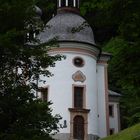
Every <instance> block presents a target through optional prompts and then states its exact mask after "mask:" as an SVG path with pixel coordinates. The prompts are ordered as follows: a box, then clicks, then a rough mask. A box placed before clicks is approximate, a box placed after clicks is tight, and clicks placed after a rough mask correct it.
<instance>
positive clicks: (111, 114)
mask: <svg viewBox="0 0 140 140" xmlns="http://www.w3.org/2000/svg"><path fill="white" fill-rule="evenodd" d="M109 117H114V105H113V104H109Z"/></svg>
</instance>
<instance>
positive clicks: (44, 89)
mask: <svg viewBox="0 0 140 140" xmlns="http://www.w3.org/2000/svg"><path fill="white" fill-rule="evenodd" d="M39 92H40V98H41V100H42V101H44V102H48V95H49V87H41V88H39ZM44 93H45V94H46V95H45V96H46V98H44V97H43V96H44V95H43V94H44Z"/></svg>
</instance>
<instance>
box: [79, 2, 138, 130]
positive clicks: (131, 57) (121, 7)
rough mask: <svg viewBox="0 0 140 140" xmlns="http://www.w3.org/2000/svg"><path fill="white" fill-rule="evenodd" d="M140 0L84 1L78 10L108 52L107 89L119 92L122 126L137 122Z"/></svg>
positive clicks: (98, 41)
mask: <svg viewBox="0 0 140 140" xmlns="http://www.w3.org/2000/svg"><path fill="white" fill-rule="evenodd" d="M139 7H140V1H138V0H87V1H83V2H82V7H81V10H82V13H83V14H85V15H86V17H87V18H88V17H92V18H89V20H90V24H91V25H92V26H93V31H94V34H95V39H96V41H97V43H98V44H100V46H101V47H102V48H103V49H104V50H105V51H107V52H110V53H112V59H111V61H110V63H109V88H110V89H112V90H115V91H117V92H119V93H122V98H121V116H122V126H123V127H128V126H130V125H132V124H135V123H137V122H139V121H140V103H139V101H140V94H139V93H140V87H139V83H140V69H139V68H140V61H139V58H140V41H139V37H140V24H139V23H140V10H139Z"/></svg>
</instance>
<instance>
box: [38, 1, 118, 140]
mask: <svg viewBox="0 0 140 140" xmlns="http://www.w3.org/2000/svg"><path fill="white" fill-rule="evenodd" d="M57 5H58V9H57V15H56V16H54V17H53V18H52V19H51V20H50V21H49V22H48V23H47V25H46V28H45V29H44V31H43V32H42V33H40V35H39V39H40V40H41V42H42V43H46V42H48V41H49V40H51V39H53V38H57V40H58V43H59V47H56V48H53V49H51V50H50V51H49V52H48V53H49V55H56V54H61V55H64V56H66V59H65V60H62V61H60V62H56V65H55V67H50V68H49V70H50V72H51V73H53V74H54V76H52V77H49V78H48V77H44V76H42V77H41V78H42V79H43V80H45V81H46V82H45V83H39V85H38V86H39V88H41V89H42V90H41V91H40V92H38V96H39V97H40V98H42V99H43V100H44V101H52V103H53V104H52V105H51V107H52V109H53V114H60V115H61V116H62V120H61V121H60V123H61V124H62V127H63V128H62V129H60V132H59V133H58V134H56V135H55V136H54V138H55V139H57V140H96V139H98V138H99V137H106V136H107V135H109V134H113V133H117V132H118V131H119V129H120V122H119V100H118V98H119V95H118V94H117V93H115V92H113V91H109V90H108V75H107V67H108V61H109V59H110V54H108V53H105V52H102V50H101V49H100V48H98V47H97V46H96V44H95V41H94V35H93V30H92V29H91V27H90V26H89V24H88V23H87V21H86V20H85V19H84V18H83V17H81V16H80V12H79V9H78V8H79V0H58V1H57ZM48 26H49V28H48Z"/></svg>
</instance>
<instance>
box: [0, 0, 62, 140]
mask: <svg viewBox="0 0 140 140" xmlns="http://www.w3.org/2000/svg"><path fill="white" fill-rule="evenodd" d="M46 2H47V1H46ZM39 3H40V4H41V3H42V1H41V0H40V1H34V0H22V1H20V0H1V1H0V139H3V140H15V139H17V140H29V139H30V140H31V139H33V140H39V139H47V140H49V139H52V138H51V136H50V135H51V134H53V133H56V132H57V131H58V129H59V120H60V119H61V117H60V116H59V115H55V116H53V115H52V110H51V109H50V107H49V105H50V104H51V103H47V102H42V101H41V100H39V99H37V98H36V96H35V91H36V90H37V85H36V82H35V81H36V80H39V76H38V75H40V74H43V75H46V76H48V77H49V76H51V73H50V72H49V71H48V70H47V68H48V66H54V65H55V61H58V60H61V58H62V56H60V55H56V56H49V55H48V54H47V51H48V50H49V49H50V48H48V47H46V46H50V45H52V44H54V43H55V42H51V43H50V44H49V43H48V44H43V45H36V46H29V43H27V42H26V35H27V33H28V32H30V31H31V29H35V30H37V31H38V32H39V31H41V29H43V26H44V25H43V24H42V22H39V20H38V18H35V17H36V14H37V13H36V12H35V8H34V7H35V5H36V4H39ZM46 4H47V5H49V4H48V3H46ZM27 25H28V26H27ZM29 25H30V26H29ZM27 27H29V28H27ZM30 41H31V42H32V43H33V42H34V43H35V44H39V40H37V39H34V38H30ZM56 45H57V44H56ZM19 70H20V73H19V72H18V71H19Z"/></svg>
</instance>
